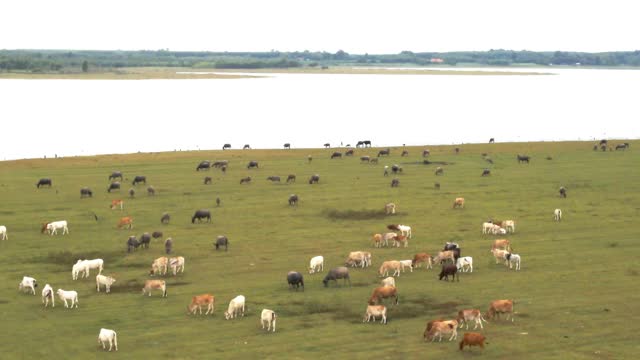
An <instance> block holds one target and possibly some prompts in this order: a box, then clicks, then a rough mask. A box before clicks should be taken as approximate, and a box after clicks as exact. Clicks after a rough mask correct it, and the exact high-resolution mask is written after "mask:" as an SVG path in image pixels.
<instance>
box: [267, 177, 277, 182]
mask: <svg viewBox="0 0 640 360" xmlns="http://www.w3.org/2000/svg"><path fill="white" fill-rule="evenodd" d="M267 180H271V182H280V176H269V177H268V178H267Z"/></svg>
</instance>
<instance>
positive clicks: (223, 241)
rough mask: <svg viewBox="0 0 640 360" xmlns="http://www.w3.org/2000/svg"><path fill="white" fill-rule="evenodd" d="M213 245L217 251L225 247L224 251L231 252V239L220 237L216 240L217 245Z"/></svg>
mask: <svg viewBox="0 0 640 360" xmlns="http://www.w3.org/2000/svg"><path fill="white" fill-rule="evenodd" d="M213 245H215V247H216V250H218V249H220V248H221V247H223V246H224V251H227V250H229V239H227V237H226V236H224V235H218V237H217V238H216V243H215V244H213Z"/></svg>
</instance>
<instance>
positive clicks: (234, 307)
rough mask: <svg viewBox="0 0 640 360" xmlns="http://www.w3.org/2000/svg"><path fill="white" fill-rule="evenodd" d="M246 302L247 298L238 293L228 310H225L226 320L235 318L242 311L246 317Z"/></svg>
mask: <svg viewBox="0 0 640 360" xmlns="http://www.w3.org/2000/svg"><path fill="white" fill-rule="evenodd" d="M244 304H245V298H244V296H242V295H238V296H236V297H234V298H233V299H231V301H230V302H229V307H228V308H227V311H225V312H224V318H225V320H229V319H233V318H235V317H237V316H238V314H239V313H240V314H241V315H242V316H243V317H244Z"/></svg>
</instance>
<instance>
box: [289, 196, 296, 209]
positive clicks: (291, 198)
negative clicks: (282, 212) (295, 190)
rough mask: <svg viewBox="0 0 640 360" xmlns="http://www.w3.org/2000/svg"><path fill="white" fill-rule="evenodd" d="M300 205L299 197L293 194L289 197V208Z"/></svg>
mask: <svg viewBox="0 0 640 360" xmlns="http://www.w3.org/2000/svg"><path fill="white" fill-rule="evenodd" d="M293 205H298V195H296V194H291V195H289V206H293Z"/></svg>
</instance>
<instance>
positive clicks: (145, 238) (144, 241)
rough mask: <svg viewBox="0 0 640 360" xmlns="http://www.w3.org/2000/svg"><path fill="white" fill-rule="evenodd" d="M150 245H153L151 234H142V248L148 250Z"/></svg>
mask: <svg viewBox="0 0 640 360" xmlns="http://www.w3.org/2000/svg"><path fill="white" fill-rule="evenodd" d="M149 244H151V234H149V233H148V232H146V233H144V234H142V236H140V246H142V247H143V248H145V249H148V248H149Z"/></svg>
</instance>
